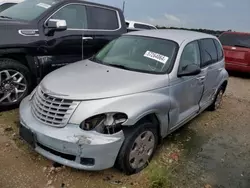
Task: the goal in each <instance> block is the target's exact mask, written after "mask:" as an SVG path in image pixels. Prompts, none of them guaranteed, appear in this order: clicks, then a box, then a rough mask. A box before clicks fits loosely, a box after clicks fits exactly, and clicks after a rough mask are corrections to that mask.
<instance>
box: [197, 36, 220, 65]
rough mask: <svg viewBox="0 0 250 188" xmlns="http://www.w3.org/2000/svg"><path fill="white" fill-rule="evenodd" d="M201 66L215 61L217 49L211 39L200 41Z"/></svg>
mask: <svg viewBox="0 0 250 188" xmlns="http://www.w3.org/2000/svg"><path fill="white" fill-rule="evenodd" d="M200 42H201V54H202V66H206V65H209V64H211V63H214V62H216V61H217V50H216V47H215V44H214V41H213V39H202V40H201V41H200Z"/></svg>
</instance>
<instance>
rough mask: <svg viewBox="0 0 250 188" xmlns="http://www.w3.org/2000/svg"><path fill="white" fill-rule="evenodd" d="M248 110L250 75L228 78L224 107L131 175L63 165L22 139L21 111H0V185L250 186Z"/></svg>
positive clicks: (208, 114)
mask: <svg viewBox="0 0 250 188" xmlns="http://www.w3.org/2000/svg"><path fill="white" fill-rule="evenodd" d="M249 110H250V77H238V76H237V77H235V76H234V77H230V82H229V86H228V89H227V92H226V94H225V97H224V101H223V105H222V108H221V109H219V110H218V111H217V112H204V113H202V114H201V115H200V116H199V117H197V118H195V119H194V120H193V121H192V122H190V123H189V124H188V125H185V126H184V127H183V128H181V129H180V130H178V131H176V132H175V133H173V134H172V135H170V136H169V137H168V138H167V139H165V140H164V142H163V143H162V144H161V145H160V146H159V148H158V150H157V153H156V156H155V157H154V159H153V161H152V163H151V165H150V167H148V168H147V169H145V170H144V171H143V172H141V173H139V174H136V175H133V176H124V175H123V174H122V173H120V172H119V171H117V170H115V169H109V170H105V171H100V172H86V171H78V170H74V169H71V168H67V167H60V166H58V165H57V164H54V163H53V162H52V161H49V160H47V159H45V158H43V157H41V156H40V155H38V154H36V153H35V152H34V151H32V150H31V149H30V148H29V147H28V146H27V145H26V144H24V143H23V141H22V140H20V139H19V137H18V134H17V133H18V112H17V110H13V111H9V112H4V113H0V148H1V150H0V187H1V188H16V187H17V188H49V187H50V188H53V187H54V188H60V187H70V188H85V187H86V188H87V187H91V188H92V187H93V188H99V187H101V188H105V187H126V188H129V187H135V188H137V187H138V188H139V187H140V188H141V187H145V188H146V187H180V188H182V187H185V188H189V187H190V188H196V187H197V188H200V187H205V188H212V187H214V188H249V187H250V134H249V133H250V123H249V122H250V112H249ZM160 169H161V170H162V169H163V170H164V171H161V172H162V173H160ZM157 182H158V184H157Z"/></svg>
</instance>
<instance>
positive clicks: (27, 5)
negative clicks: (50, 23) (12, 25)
mask: <svg viewBox="0 0 250 188" xmlns="http://www.w3.org/2000/svg"><path fill="white" fill-rule="evenodd" d="M58 2H59V1H58V0H25V1H23V2H21V3H18V4H16V5H15V6H12V7H10V8H8V9H6V10H4V11H3V12H1V13H0V17H5V18H9V19H17V20H18V19H20V20H25V21H31V20H34V19H36V18H38V17H39V16H40V15H41V14H42V13H44V12H45V11H46V10H48V9H49V8H51V7H52V6H53V5H55V4H56V3H58Z"/></svg>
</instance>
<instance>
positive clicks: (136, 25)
mask: <svg viewBox="0 0 250 188" xmlns="http://www.w3.org/2000/svg"><path fill="white" fill-rule="evenodd" d="M134 27H135V28H137V29H155V28H153V27H151V26H149V25H144V24H138V23H135V25H134Z"/></svg>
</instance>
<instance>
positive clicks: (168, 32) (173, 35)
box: [125, 29, 217, 45]
mask: <svg viewBox="0 0 250 188" xmlns="http://www.w3.org/2000/svg"><path fill="white" fill-rule="evenodd" d="M125 35H136V36H147V37H154V38H161V39H168V40H172V41H175V42H177V43H178V44H179V45H181V44H182V43H183V42H184V41H194V40H199V39H203V38H214V39H217V37H215V36H213V35H209V34H205V33H201V32H195V31H187V30H178V29H158V30H143V31H135V32H129V33H127V34H125Z"/></svg>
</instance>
